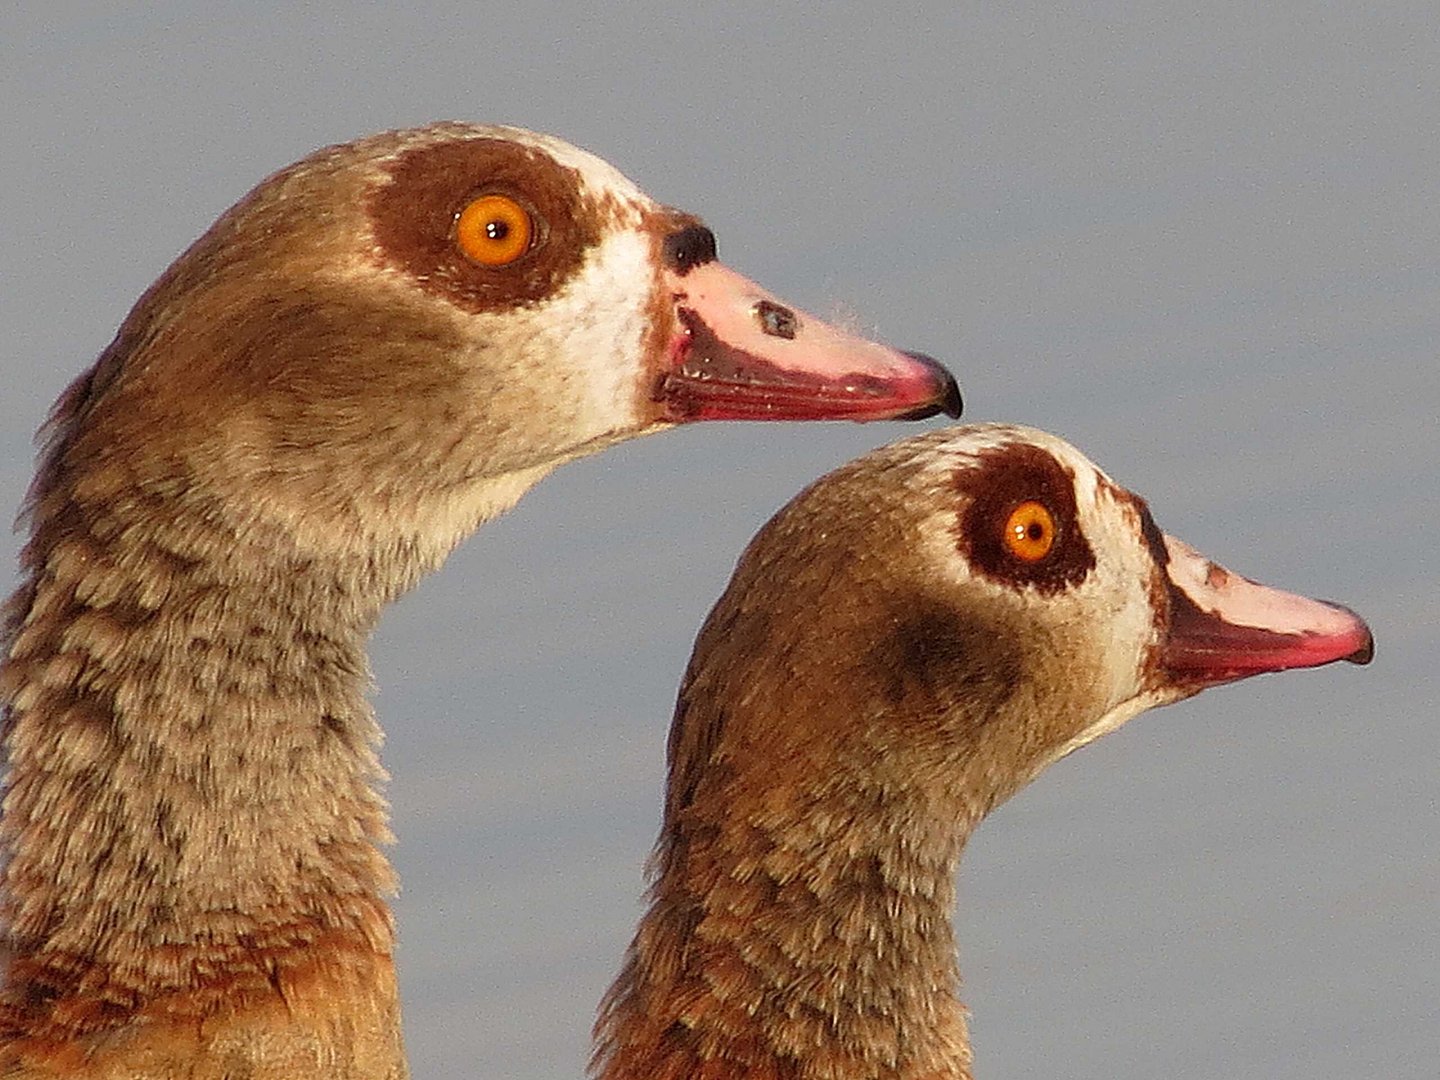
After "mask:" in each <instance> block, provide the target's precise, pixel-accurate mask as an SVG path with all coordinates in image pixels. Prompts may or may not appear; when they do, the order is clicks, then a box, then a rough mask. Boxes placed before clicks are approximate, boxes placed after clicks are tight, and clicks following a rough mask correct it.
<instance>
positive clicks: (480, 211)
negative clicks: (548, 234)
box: [455, 195, 535, 266]
mask: <svg viewBox="0 0 1440 1080" xmlns="http://www.w3.org/2000/svg"><path fill="white" fill-rule="evenodd" d="M534 239H535V222H534V221H533V219H532V218H531V217H530V211H528V210H526V209H525V208H524V207H523V206H521V205H520V204H519V203H518V202H516V201H515V200H514V199H512V198H510V197H509V196H506V195H481V196H480V197H479V198H478V199H474V200H472V201H471V202H470V204H469V205H468V206H466V207H465V209H464V210H461V211H460V217H459V218H458V219H457V220H456V222H455V242H456V243H457V244H459V245H460V250H461V251H463V252H464V253H465V254H466V256H467V257H468V258H470V259H473V260H474V261H475V262H477V263H479V264H480V265H481V266H509V265H510V264H511V263H513V262H514V261H515V260H516V259H518V258H520V256H521V255H524V254H525V253H526V252H527V251H529V250H530V244H531V243H532V242H533V241H534Z"/></svg>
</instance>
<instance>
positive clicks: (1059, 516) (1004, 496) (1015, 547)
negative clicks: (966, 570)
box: [955, 444, 1095, 595]
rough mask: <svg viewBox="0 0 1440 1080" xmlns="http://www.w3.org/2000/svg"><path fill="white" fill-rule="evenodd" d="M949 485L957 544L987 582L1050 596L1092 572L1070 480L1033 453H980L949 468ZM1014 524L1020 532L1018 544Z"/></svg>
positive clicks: (1013, 448)
mask: <svg viewBox="0 0 1440 1080" xmlns="http://www.w3.org/2000/svg"><path fill="white" fill-rule="evenodd" d="M955 486H956V487H957V488H958V489H959V491H960V494H961V496H962V498H963V499H964V500H965V504H964V505H965V508H964V510H963V511H961V514H960V519H959V521H958V523H957V529H956V546H957V547H959V549H960V553H961V554H962V555H964V556H965V557H966V558H967V559H968V560H969V561H970V563H971V565H972V566H974V567H975V568H976V569H977V570H979V571H980V572H981V573H983V574H985V575H986V576H987V577H991V578H995V579H997V580H999V581H1004V582H1007V583H1009V584H1012V585H1020V586H1023V585H1028V586H1031V587H1033V588H1035V589H1037V590H1039V591H1040V592H1041V593H1044V594H1046V595H1053V594H1055V593H1058V592H1061V591H1063V590H1064V589H1067V588H1070V587H1071V586H1073V585H1077V584H1079V583H1080V582H1081V581H1083V580H1084V579H1085V576H1086V575H1087V574H1088V573H1090V571H1091V570H1092V569H1093V568H1094V566H1095V553H1094V552H1093V551H1091V549H1090V544H1089V542H1088V541H1087V540H1086V539H1085V536H1084V534H1083V533H1082V532H1081V531H1080V525H1079V520H1078V518H1077V515H1076V508H1075V478H1074V476H1073V475H1072V474H1071V472H1070V470H1069V469H1067V468H1065V467H1064V466H1063V465H1061V464H1060V463H1059V462H1058V461H1056V460H1055V458H1054V457H1052V456H1051V455H1050V454H1048V453H1046V452H1045V451H1044V450H1041V449H1040V448H1039V447H1037V446H1028V445H1024V444H1012V445H1010V446H1001V447H997V448H995V449H993V450H987V451H985V452H984V453H982V454H981V455H980V456H979V458H978V460H977V461H976V463H975V464H974V465H972V466H967V467H965V468H963V469H958V470H956V473H955ZM1037 521H1043V522H1044V523H1045V524H1044V527H1043V528H1038V527H1037V526H1036V524H1035V523H1036V522H1037ZM1017 522H1023V523H1024V524H1025V527H1026V531H1025V532H1024V533H1023V534H1022V535H1021V536H1020V537H1019V538H1018V540H1017V532H1016V528H1017ZM1030 538H1033V540H1036V541H1038V540H1040V539H1041V538H1043V543H1035V542H1027V539H1030Z"/></svg>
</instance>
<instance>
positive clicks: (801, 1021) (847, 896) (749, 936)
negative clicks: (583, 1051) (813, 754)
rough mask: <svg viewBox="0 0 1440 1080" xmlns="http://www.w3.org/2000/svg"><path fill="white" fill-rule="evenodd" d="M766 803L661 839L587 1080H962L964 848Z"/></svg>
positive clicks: (814, 807)
mask: <svg viewBox="0 0 1440 1080" xmlns="http://www.w3.org/2000/svg"><path fill="white" fill-rule="evenodd" d="M732 795H733V793H732ZM698 798H699V801H701V802H703V801H704V796H703V793H702V795H701V796H699V797H698ZM764 802H765V800H764V799H763V797H762V798H760V799H757V801H756V803H755V805H754V808H753V809H750V808H748V807H747V805H746V804H745V801H744V798H743V796H742V797H741V800H740V805H732V807H731V812H729V813H727V814H726V815H725V816H724V819H723V823H719V824H716V823H713V822H702V821H699V820H696V819H694V818H691V820H688V821H687V820H685V819H686V815H685V814H683V813H682V814H681V815H679V818H680V820H678V821H671V822H668V823H667V832H666V835H665V836H664V837H663V838H662V841H661V846H660V850H659V853H658V855H657V859H658V865H657V877H656V882H655V886H654V889H653V892H652V901H651V904H650V908H649V911H648V912H647V914H646V915H645V917H644V919H643V921H642V922H641V925H640V928H639V930H638V932H637V934H636V937H635V940H634V942H633V944H632V946H631V949H630V952H629V954H628V955H627V957H626V962H625V966H624V969H623V971H622V973H621V975H620V978H619V979H618V980H617V981H616V983H615V985H614V987H613V988H612V989H611V991H610V994H609V995H608V996H607V999H606V1001H605V1003H604V1004H603V1005H602V1007H601V1015H600V1019H599V1021H598V1023H597V1026H596V1053H595V1059H594V1062H593V1071H594V1073H595V1074H596V1075H597V1076H598V1077H600V1078H602V1080H641V1078H645V1080H652V1078H654V1077H659V1076H666V1077H682V1076H686V1077H688V1076H700V1075H703V1076H705V1077H708V1078H712V1080H740V1078H742V1077H746V1078H750V1077H767V1078H774V1080H782V1078H783V1080H819V1078H821V1077H828V1078H844V1080H880V1078H882V1077H883V1078H885V1080H941V1078H944V1080H968V1078H969V1076H970V1049H969V1042H968V1038H967V1033H966V1025H965V1015H964V1009H963V1008H962V1006H961V1005H960V1002H959V1000H958V999H957V997H956V992H957V990H958V982H959V976H958V971H957V968H956V960H955V951H954V950H955V946H954V940H953V934H952V930H951V924H950V917H951V914H952V909H953V907H954V869H955V860H956V858H957V857H958V850H959V839H958V837H957V838H955V840H954V841H953V842H951V843H948V844H941V845H939V846H938V847H936V846H935V845H933V844H932V843H931V839H932V838H929V837H923V838H907V837H906V836H905V829H904V827H903V825H902V826H900V827H899V828H898V829H896V830H895V831H890V832H884V833H882V832H880V831H877V830H878V823H880V822H885V821H887V817H886V815H885V814H884V813H883V812H882V811H880V809H879V808H878V807H875V806H870V807H868V808H865V812H862V813H860V814H859V815H858V816H857V814H856V813H855V810H856V808H853V807H845V806H836V805H833V804H831V805H823V804H817V803H814V802H811V803H809V804H806V803H804V802H803V801H797V802H796V803H793V804H792V805H791V806H787V807H777V806H776V805H775V803H774V802H773V801H772V802H771V803H770V804H769V805H764ZM762 823H763V824H762ZM889 823H891V824H893V823H894V822H893V819H890V820H889ZM912 839H916V840H917V842H915V843H912V842H910V841H911V840H912Z"/></svg>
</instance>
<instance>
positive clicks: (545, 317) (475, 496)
mask: <svg viewBox="0 0 1440 1080" xmlns="http://www.w3.org/2000/svg"><path fill="white" fill-rule="evenodd" d="M959 407H960V406H959V396H958V392H957V390H956V387H955V383H954V380H953V378H951V377H950V376H949V374H948V373H947V372H945V371H944V369H943V368H941V367H940V366H939V365H938V364H936V363H935V362H934V361H932V360H929V359H928V358H925V357H922V356H919V355H918V354H917V355H911V354H905V353H900V352H897V351H895V350H892V349H888V348H885V347H882V346H879V345H875V344H872V343H870V342H867V341H863V340H861V339H858V338H855V337H851V336H848V335H846V334H843V333H841V332H839V331H837V330H835V329H833V328H831V327H829V326H827V325H825V324H824V323H823V322H821V321H820V320H818V319H815V318H813V317H811V316H809V315H807V314H805V313H804V312H801V311H798V310H796V309H794V308H792V307H790V306H788V305H786V304H785V303H784V302H783V301H781V300H779V299H778V298H776V297H774V296H771V295H770V294H769V293H767V292H766V291H765V290H763V289H762V288H760V287H759V286H758V285H755V284H754V283H752V282H750V281H748V280H746V279H745V278H743V277H741V276H740V275H739V274H736V273H735V272H733V271H731V270H729V269H728V268H726V267H725V266H724V265H723V264H721V263H720V262H718V261H717V259H716V250H715V239H714V236H713V235H712V234H711V232H710V231H709V230H708V229H707V228H706V227H705V226H704V225H703V224H702V223H701V222H700V220H699V219H698V218H696V217H694V216H693V215H690V214H687V213H683V212H681V211H678V210H675V209H673V208H670V207H666V206H662V205H660V204H658V203H656V202H655V201H653V200H652V199H650V198H649V197H648V196H646V195H645V194H644V193H643V192H641V191H640V190H639V189H638V188H637V187H636V186H635V185H634V184H632V183H631V182H630V181H629V180H627V179H626V178H625V177H624V176H622V175H621V174H620V173H619V172H618V171H616V170H615V169H614V168H613V167H611V166H610V165H608V164H606V163H605V162H604V161H601V160H600V159H599V158H597V157H595V156H593V155H591V154H589V153H587V152H585V151H583V150H580V149H578V148H576V147H573V146H571V145H569V144H567V143H565V142H562V141H561V140H559V139H556V138H552V137H548V136H545V135H540V134H536V133H533V132H528V131H523V130H520V129H516V128H506V127H487V126H476V125H469V124H459V123H445V124H436V125H432V126H430V127H425V128H420V129H416V130H409V131H399V132H390V133H386V134H382V135H377V136H374V137H371V138H365V139H360V140H358V141H356V142H351V143H347V144H344V145H341V146H335V147H330V148H327V149H324V150H321V151H318V152H316V153H314V154H312V155H310V156H309V157H307V158H305V159H304V160H302V161H300V162H298V163H296V164H295V165H292V166H291V167H289V168H286V169H284V170H282V171H280V172H279V173H276V174H275V175H274V176H272V177H270V178H269V179H267V180H266V181H264V182H263V183H261V184H260V185H259V186H258V187H256V188H255V189H254V190H253V191H252V192H251V193H250V194H249V195H247V196H246V197H245V198H244V199H242V200H241V201H240V202H239V203H238V204H237V205H236V206H235V207H233V208H232V209H231V210H229V211H228V212H227V213H225V214H224V215H223V216H222V217H221V218H220V219H219V220H218V221H217V222H216V223H215V224H214V226H213V227H212V228H211V229H210V230H209V231H208V232H207V233H206V234H205V235H204V236H203V237H201V238H200V239H199V240H198V241H197V242H196V243H195V244H194V245H193V246H192V247H191V248H190V249H189V250H188V251H186V252H185V253H184V254H183V255H181V256H180V258H179V259H177V260H176V262H175V263H174V264H173V265H172V266H171V267H170V268H169V269H168V270H167V271H166V272H165V273H164V274H163V275H162V276H161V277H160V279H159V280H158V281H157V282H156V283H155V284H154V285H153V287H152V288H151V289H150V290H149V291H148V292H147V293H146V294H145V295H144V296H143V297H142V299H141V300H140V301H139V303H138V304H137V305H136V307H135V309H134V310H133V311H132V313H131V314H130V316H129V317H128V318H127V319H126V320H125V322H124V324H123V326H122V327H121V328H120V331H119V333H118V335H117V336H116V338H115V340H114V342H113V343H112V344H111V345H110V347H109V348H108V349H107V350H106V352H105V353H104V355H103V356H102V357H101V359H100V361H99V363H98V364H97V365H96V367H95V368H94V369H93V370H92V371H91V372H89V373H87V374H86V375H85V376H84V377H83V378H82V379H81V380H80V381H79V382H78V383H77V384H76V385H75V386H74V387H72V388H71V390H70V392H69V394H68V395H67V397H66V398H65V400H64V401H62V403H61V405H60V407H59V409H58V410H57V419H56V424H55V426H56V428H57V429H58V436H59V437H58V438H57V442H59V443H62V444H63V447H62V451H61V453H60V455H59V456H60V457H62V458H63V459H64V461H58V462H57V467H59V468H62V469H63V468H65V467H67V466H66V462H80V461H91V462H94V461H97V460H101V459H103V463H104V467H103V468H100V469H94V470H92V471H101V472H106V473H107V476H108V478H109V480H110V482H111V483H112V485H113V486H114V488H116V489H118V488H119V487H121V486H123V485H130V486H132V487H133V486H135V485H141V486H146V487H149V488H151V489H154V488H156V487H160V486H164V487H166V488H167V489H168V490H169V491H170V492H173V493H176V494H178V495H181V496H183V497H185V498H192V499H205V498H208V499H210V500H211V501H212V502H213V503H214V504H216V505H218V506H223V507H226V508H229V509H230V510H234V509H235V508H237V507H243V511H237V512H239V513H242V514H243V515H248V516H249V517H250V518H256V519H263V520H266V521H272V522H282V523H283V524H284V527H285V529H286V530H287V531H289V532H290V533H292V534H293V535H295V536H297V537H298V538H300V540H301V542H303V543H306V544H309V545H311V546H313V547H315V548H316V549H325V548H328V547H334V546H336V545H342V546H346V547H348V548H350V549H353V550H354V551H355V552H357V553H364V554H366V555H368V554H369V552H370V551H371V550H373V549H374V548H376V547H391V548H393V547H397V546H400V547H408V548H417V549H420V550H422V551H423V552H424V554H425V558H426V561H428V562H431V563H433V561H434V560H435V558H437V557H438V554H439V553H443V552H444V551H446V550H448V548H449V547H450V546H452V545H453V543H454V542H455V541H456V540H457V539H458V538H459V537H461V536H463V535H464V534H465V533H467V532H468V531H470V530H471V529H473V528H474V527H475V525H476V524H478V523H479V522H481V521H483V520H485V519H486V518H488V517H490V516H492V515H493V514H495V513H498V512H499V511H501V510H503V509H505V508H506V507H507V506H508V505H510V504H511V503H512V502H513V501H514V500H515V499H516V498H518V496H519V494H520V493H521V492H523V491H524V490H525V489H526V488H527V487H528V486H529V485H530V484H532V483H534V482H535V480H536V479H537V478H538V477H539V476H541V475H543V474H544V473H545V472H547V471H549V470H550V469H551V468H553V467H554V466H555V465H557V464H559V463H561V462H563V461H566V460H569V459H571V458H574V457H576V456H578V455H582V454H586V453H589V452H592V451H594V450H596V449H599V448H601V447H604V446H607V445H610V444H612V443H614V442H617V441H619V440H623V439H626V438H630V437H632V436H636V435H640V434H644V433H647V432H651V431H656V430H660V429H662V428H665V427H668V426H671V425H674V424H677V423H683V422H687V421H693V420H706V419H733V418H759V419H821V418H852V419H858V420H866V419H877V418H893V417H916V416H923V415H929V414H932V413H934V412H937V411H948V412H951V413H954V412H956V411H957V410H958V409H959ZM93 482H99V481H93V480H92V483H93ZM204 512H205V513H207V514H213V513H214V512H215V511H214V510H213V508H207V509H206V510H205V511H204ZM243 524H244V523H243V522H238V523H237V527H238V526H243Z"/></svg>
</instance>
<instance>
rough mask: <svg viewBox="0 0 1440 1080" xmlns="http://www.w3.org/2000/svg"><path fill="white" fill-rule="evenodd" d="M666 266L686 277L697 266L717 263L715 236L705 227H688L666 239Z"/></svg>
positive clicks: (664, 252)
mask: <svg viewBox="0 0 1440 1080" xmlns="http://www.w3.org/2000/svg"><path fill="white" fill-rule="evenodd" d="M662 257H663V258H664V260H665V265H666V266H668V267H669V268H670V269H671V270H673V271H675V273H677V274H679V275H680V276H681V277H684V276H685V275H686V274H688V273H689V272H690V271H691V270H693V269H694V268H695V267H697V266H702V265H704V264H705V263H708V262H714V261H715V234H714V233H713V232H711V231H710V230H709V229H707V228H706V227H705V226H704V225H698V224H697V225H687V226H685V228H683V229H678V230H676V231H675V232H673V233H671V234H670V235H669V236H667V237H665V244H664V250H663V253H662Z"/></svg>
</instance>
